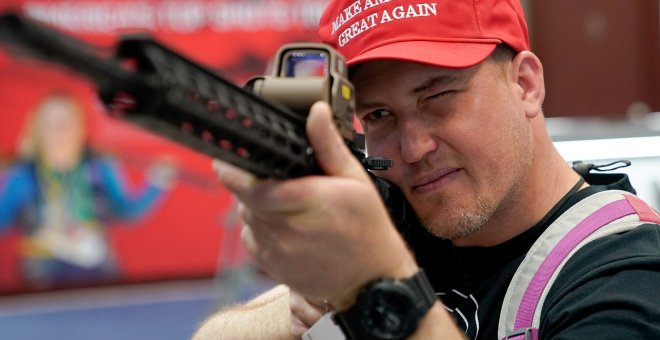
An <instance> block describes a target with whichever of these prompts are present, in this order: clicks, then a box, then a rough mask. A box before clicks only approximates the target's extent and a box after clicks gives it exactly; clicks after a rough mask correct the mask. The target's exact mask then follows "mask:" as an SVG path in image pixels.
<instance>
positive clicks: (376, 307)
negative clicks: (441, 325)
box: [334, 269, 436, 340]
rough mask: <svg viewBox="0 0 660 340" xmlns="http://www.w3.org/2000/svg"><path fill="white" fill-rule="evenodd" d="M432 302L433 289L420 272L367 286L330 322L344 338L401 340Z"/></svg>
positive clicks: (413, 330)
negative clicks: (333, 322)
mask: <svg viewBox="0 0 660 340" xmlns="http://www.w3.org/2000/svg"><path fill="white" fill-rule="evenodd" d="M435 301H436V295H435V293H434V291H433V288H432V287H431V284H430V283H429V280H428V279H427V278H426V274H424V271H423V270H422V269H420V270H419V272H417V274H415V275H413V276H412V277H410V278H407V279H404V280H398V281H396V280H392V279H387V278H386V279H380V280H378V281H374V282H372V283H370V284H369V285H367V286H366V287H365V288H364V289H362V291H361V292H360V294H359V295H358V297H357V299H356V301H355V304H353V305H352V306H351V307H350V308H349V309H347V310H346V311H343V312H339V313H337V314H335V316H334V319H335V322H336V323H337V324H338V325H339V327H340V328H341V329H342V331H343V332H344V335H346V337H347V338H348V339H378V340H380V339H405V338H406V337H408V336H410V335H412V334H413V333H414V332H415V331H416V330H417V326H418V325H419V321H420V320H421V319H422V318H423V317H424V315H426V313H427V312H428V311H429V309H431V306H433V304H434V303H435Z"/></svg>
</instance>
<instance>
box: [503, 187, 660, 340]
mask: <svg viewBox="0 0 660 340" xmlns="http://www.w3.org/2000/svg"><path fill="white" fill-rule="evenodd" d="M649 222H650V223H660V215H658V213H657V212H656V211H654V210H653V209H652V208H651V207H650V206H648V205H647V204H646V203H644V202H643V201H642V200H640V199H639V198H637V197H636V196H634V195H632V194H630V193H628V192H625V191H619V190H609V191H603V192H599V193H596V194H594V195H591V196H589V197H587V198H585V199H583V200H582V201H580V202H578V203H577V204H576V205H574V206H572V207H571V208H569V209H568V210H567V211H566V212H564V213H563V214H562V215H561V216H560V217H559V218H558V219H557V220H555V222H553V223H552V224H551V225H550V226H549V227H548V229H546V231H545V232H544V233H543V234H542V235H541V236H540V237H539V239H538V240H536V242H535V243H534V244H533V245H532V247H531V248H530V250H529V252H528V253H527V255H526V256H525V258H524V259H523V261H522V263H521V264H520V266H519V267H518V269H517V270H516V273H515V274H514V276H513V279H512V280H511V283H510V284H509V288H508V289H507V292H506V295H505V297H504V304H503V305H502V310H501V312H500V320H499V325H498V338H499V339H538V336H539V334H538V327H539V324H540V318H541V309H542V307H543V302H544V300H545V297H546V295H547V293H548V291H549V290H550V287H552V284H553V282H554V280H555V279H556V277H557V275H558V274H559V272H560V271H561V269H562V268H563V266H564V265H565V264H566V262H567V261H568V259H569V258H570V257H571V256H572V255H573V254H574V253H575V252H577V251H578V250H579V249H580V248H582V247H583V246H584V245H586V244H588V243H589V242H591V241H593V240H595V239H597V238H600V237H603V236H607V235H611V234H616V233H620V232H624V231H627V230H630V229H633V228H635V227H637V226H639V225H641V224H644V223H649Z"/></svg>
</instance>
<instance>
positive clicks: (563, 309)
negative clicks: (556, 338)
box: [541, 223, 660, 338]
mask: <svg viewBox="0 0 660 340" xmlns="http://www.w3.org/2000/svg"><path fill="white" fill-rule="evenodd" d="M658 282H660V225H658V224H654V223H647V224H643V225H640V226H639V227H637V228H634V229H631V230H629V231H626V232H622V233H617V234H612V235H608V236H604V237H602V238H598V239H596V240H593V241H591V242H590V243H589V244H587V245H586V246H584V247H583V248H581V249H580V250H579V251H578V252H576V253H575V255H574V256H573V257H571V259H570V260H568V262H567V263H566V265H565V266H564V268H563V269H562V270H561V272H560V273H559V275H558V276H557V280H556V281H555V282H554V284H553V286H552V288H551V289H550V291H549V292H548V297H547V299H546V302H545V304H544V306H543V312H542V320H541V330H542V331H543V330H544V329H545V330H546V331H547V330H549V329H550V330H557V329H562V328H565V330H564V331H563V332H568V333H562V336H563V335H570V336H569V337H568V338H573V337H574V336H582V335H584V336H587V337H589V336H588V335H589V332H591V331H593V329H592V328H591V326H589V325H590V324H596V325H600V327H601V330H599V331H598V332H601V331H603V332H611V333H597V334H622V335H623V334H627V335H630V334H633V333H629V331H635V332H640V333H635V334H644V335H645V336H651V335H653V336H657V335H658V334H660V326H656V325H653V324H652V323H648V322H645V321H644V318H643V317H641V316H642V315H645V316H646V317H650V320H654V319H655V320H657V318H658V317H660V295H658V294H656V293H655V290H657V285H658ZM608 318H612V319H611V320H610V321H612V320H615V319H616V320H623V321H622V322H624V324H619V325H613V324H609V323H608V322H607V321H606V320H608ZM581 319H585V320H582V321H581ZM625 322H629V323H630V325H629V326H626V325H625ZM544 324H545V325H546V327H544ZM548 325H551V326H548ZM628 327H633V328H638V330H632V329H627V328H628ZM546 335H551V334H546ZM554 335H558V334H554ZM591 335H592V336H593V335H595V334H594V333H591Z"/></svg>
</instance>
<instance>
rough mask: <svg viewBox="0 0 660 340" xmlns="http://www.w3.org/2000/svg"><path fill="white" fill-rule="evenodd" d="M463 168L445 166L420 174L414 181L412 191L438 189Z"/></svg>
mask: <svg viewBox="0 0 660 340" xmlns="http://www.w3.org/2000/svg"><path fill="white" fill-rule="evenodd" d="M461 170H462V169H460V168H444V169H438V170H436V171H434V172H431V173H427V174H424V175H422V176H418V177H417V178H416V179H415V180H413V182H412V186H411V188H412V192H414V193H427V192H430V191H433V190H437V189H439V188H441V187H443V186H444V185H446V184H447V183H448V182H450V181H451V180H452V179H454V178H455V177H456V175H458V173H459V172H460V171H461Z"/></svg>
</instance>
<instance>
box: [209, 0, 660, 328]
mask: <svg viewBox="0 0 660 340" xmlns="http://www.w3.org/2000/svg"><path fill="white" fill-rule="evenodd" d="M319 32H320V35H321V37H322V39H323V41H324V42H326V43H329V44H331V45H333V46H334V47H336V48H338V50H339V51H340V52H341V53H342V54H344V56H345V57H346V59H347V62H348V64H349V66H350V67H351V79H352V81H353V82H354V84H355V87H356V96H357V101H358V107H357V116H358V117H359V119H360V122H361V123H362V126H363V128H364V131H365V135H366V138H367V148H368V151H369V154H371V155H378V156H383V157H386V158H389V159H392V160H394V164H395V165H394V167H393V168H391V169H390V170H387V171H381V172H378V173H377V175H378V176H381V177H382V178H384V179H386V180H388V181H389V182H391V183H393V184H395V185H396V186H397V187H398V188H399V189H400V190H401V192H402V193H403V194H404V196H405V198H406V199H407V201H408V202H409V203H410V205H411V206H412V207H413V208H414V211H415V213H416V214H417V216H418V217H419V222H421V223H420V224H421V225H423V227H421V226H418V225H417V223H415V221H413V222H410V223H409V225H407V226H403V227H401V226H399V227H400V229H401V233H402V234H403V235H404V237H405V239H406V241H407V243H406V242H404V240H403V238H402V237H401V235H400V234H399V233H398V232H397V229H396V228H395V226H394V225H393V224H392V222H391V221H390V220H389V219H388V217H387V213H386V209H385V208H384V207H383V205H382V204H381V203H380V199H379V197H378V194H377V193H376V190H375V189H374V187H373V185H372V182H371V180H370V179H369V177H368V176H367V174H366V173H365V172H364V171H363V170H362V168H361V166H360V165H359V164H358V162H356V161H355V160H354V159H353V158H352V157H351V156H350V154H349V152H348V151H347V150H346V148H345V147H344V146H343V143H342V141H341V140H340V138H339V137H338V135H337V133H336V132H335V131H334V130H333V128H332V124H331V118H330V113H329V109H328V107H327V106H325V105H324V104H316V105H315V106H314V107H313V108H312V109H311V112H310V116H309V119H308V125H307V132H308V135H309V139H310V142H311V144H312V146H313V147H314V149H315V151H316V157H317V159H318V161H319V163H320V165H321V167H322V169H323V170H324V172H325V173H326V176H310V177H305V178H300V179H295V180H289V181H272V180H257V179H255V178H254V177H253V176H251V175H249V174H247V173H245V172H243V171H240V170H238V169H236V168H234V167H231V166H229V165H227V164H224V163H220V162H217V163H216V171H217V172H218V175H219V177H220V178H221V180H222V182H223V183H224V185H225V186H226V187H227V188H228V189H230V190H232V191H233V192H234V193H235V194H236V195H237V196H238V198H239V199H240V200H241V201H242V202H243V206H242V216H243V218H244V221H245V228H244V230H243V240H244V243H245V245H246V246H247V248H248V249H249V250H250V252H251V253H252V255H253V256H254V260H255V261H256V263H257V264H259V265H260V266H261V268H263V269H264V270H265V271H266V272H267V273H269V274H270V275H271V276H272V277H273V278H274V279H276V280H278V281H279V282H282V283H284V284H286V285H287V286H280V287H277V288H276V289H274V290H273V291H271V292H268V293H266V294H264V295H263V296H261V297H259V298H257V299H256V300H254V301H252V302H250V303H248V304H246V305H243V306H238V307H234V308H230V309H228V310H226V311H224V312H221V313H220V314H218V315H216V316H214V317H212V318H211V319H209V321H207V322H206V323H205V324H204V325H203V326H202V327H201V329H200V330H199V331H198V333H197V337H198V338H213V337H214V336H216V337H219V338H254V339H258V338H269V339H273V338H290V337H297V338H299V337H300V336H301V334H302V332H303V331H305V330H306V329H307V328H308V327H310V326H311V325H312V324H313V323H314V322H315V321H316V320H318V319H319V317H320V315H321V313H322V311H321V306H324V304H323V303H321V302H320V301H325V302H327V306H329V308H331V309H333V310H334V311H335V320H336V321H337V322H338V323H339V324H340V325H341V327H342V329H343V330H344V332H345V333H347V334H348V335H349V336H350V337H351V338H357V339H363V338H364V339H369V338H373V339H378V338H404V337H405V338H415V339H436V338H437V339H453V338H457V339H458V338H462V337H464V336H467V337H468V338H477V337H478V338H490V339H493V338H495V337H496V336H497V328H498V322H499V315H500V310H501V309H502V304H503V302H504V295H505V292H506V290H507V286H508V284H509V282H510V281H511V279H512V277H513V275H514V272H515V271H516V269H517V268H518V266H519V265H520V263H521V261H522V259H523V257H524V256H525V254H526V253H527V252H528V250H529V249H530V247H531V246H532V244H533V243H534V241H535V240H536V239H537V238H538V237H539V235H541V234H542V233H543V231H544V230H546V228H548V226H549V225H550V224H551V223H552V222H553V221H555V220H556V219H557V218H558V217H559V216H560V215H561V214H562V213H564V212H566V211H567V210H569V208H570V207H571V206H573V205H574V204H576V203H577V202H579V201H581V200H582V199H584V198H585V197H587V196H590V195H592V194H595V193H597V192H602V191H604V190H607V189H610V188H619V189H630V190H632V188H630V185H629V183H628V182H627V178H625V176H615V175H609V177H608V175H594V174H586V173H585V175H587V176H588V179H589V180H593V181H594V182H593V183H592V184H597V185H593V186H589V185H588V184H586V183H584V182H583V179H582V178H581V177H580V176H579V175H578V174H577V173H576V172H575V171H573V170H572V169H571V167H569V166H568V165H567V164H566V162H565V161H564V160H563V159H562V158H561V157H560V155H559V154H558V153H557V151H556V150H555V148H554V146H553V144H552V141H551V139H550V138H549V136H548V134H547V132H546V129H545V126H544V120H543V112H542V108H541V106H542V103H543V99H544V96H545V90H544V83H543V69H542V65H541V63H540V61H539V59H538V58H537V57H536V56H535V55H534V54H533V53H531V52H530V51H529V42H528V37H527V28H526V24H525V21H524V16H523V13H522V10H521V8H520V4H519V3H518V2H517V1H516V0H489V1H435V2H431V1H412V0H407V1H373V0H371V1H369V0H358V1H354V0H352V1H345V0H342V1H334V2H332V3H331V4H330V5H329V6H328V8H327V9H326V11H325V13H324V14H323V17H322V18H321V24H320V29H319ZM612 179H616V180H615V181H613V180H612ZM656 233H657V225H654V224H646V225H642V226H640V227H638V228H636V229H634V230H633V231H629V232H626V233H621V234H615V235H611V236H607V237H603V238H602V239H599V240H597V241H594V242H592V243H590V244H588V245H587V246H585V247H584V248H582V249H581V250H580V251H579V252H578V253H577V254H576V255H574V257H573V258H571V259H570V260H569V262H568V263H567V264H566V266H564V268H563V269H562V270H561V273H560V274H559V276H558V277H557V280H556V282H555V283H554V285H553V286H552V288H551V290H550V292H549V293H548V295H547V299H546V300H545V304H544V308H543V313H542V314H541V315H542V316H541V323H540V328H539V334H540V337H541V338H546V339H550V338H552V339H556V338H567V339H568V338H579V337H582V338H585V337H586V338H617V339H621V338H657V337H658V336H659V335H660V326H659V325H658V323H657V322H655V321H654V320H659V317H660V298H659V297H658V294H654V293H653V292H654V291H655V287H656V286H657V282H658V280H660V246H659V244H660V243H659V241H658V239H657V237H656ZM407 245H409V246H410V249H411V250H412V253H411V252H410V251H409V250H408V248H407ZM420 268H423V269H424V271H425V272H426V276H427V277H428V279H429V281H430V283H431V284H432V286H433V288H432V291H431V294H433V293H435V294H436V295H437V296H438V297H439V301H437V302H434V300H435V299H433V298H432V299H430V300H429V299H428V298H427V296H428V289H427V288H426V287H425V283H426V282H427V281H426V278H425V276H424V274H423V273H422V272H421V271H420ZM397 285H398V286H397ZM401 286H405V287H406V288H405V289H404V290H406V292H401V291H398V290H397V289H399V288H397V287H401ZM393 287H394V288H393ZM289 289H290V290H289ZM388 289H389V290H388ZM392 291H396V292H394V293H393V292H392ZM378 294H381V295H378ZM397 294H398V295H397ZM406 294H408V295H412V296H413V298H411V299H413V301H414V302H415V304H414V306H412V305H405V303H407V302H406V301H408V300H406V299H407V298H408V297H407V296H406ZM378 296H381V297H384V298H381V299H379V298H378ZM303 297H304V298H303ZM390 297H393V299H394V301H392V300H388V299H390ZM289 299H290V308H291V309H290V312H289V311H288V310H287V308H288V307H289ZM399 299H400V300H399ZM400 301H404V302H401V305H405V306H407V307H406V308H407V309H406V312H403V313H401V312H400V311H396V309H397V303H399V302H400ZM399 306H400V305H399ZM443 307H444V308H443ZM289 325H291V326H289ZM289 331H291V332H292V333H293V334H289ZM379 332H380V333H379ZM388 332H390V333H388ZM391 332H394V333H391ZM396 332H399V333H396ZM393 334H394V335H393ZM388 336H390V337H388Z"/></svg>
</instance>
